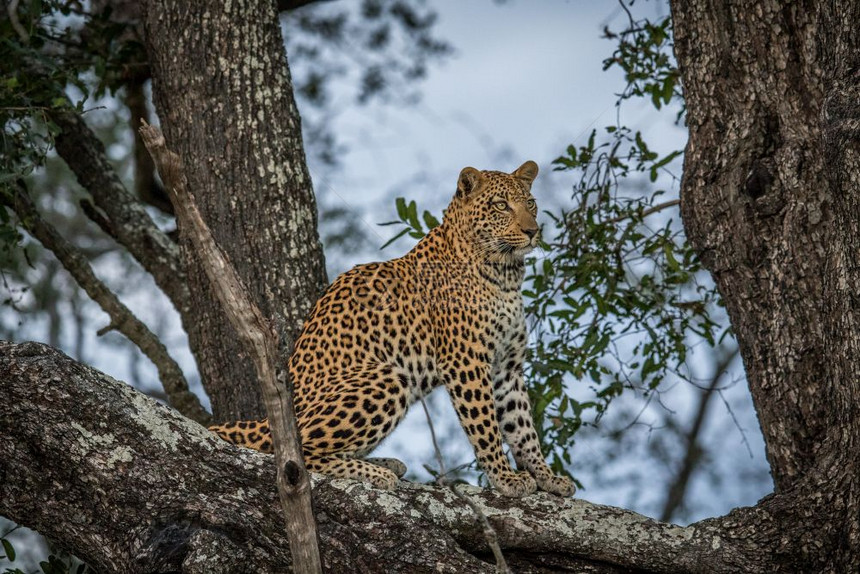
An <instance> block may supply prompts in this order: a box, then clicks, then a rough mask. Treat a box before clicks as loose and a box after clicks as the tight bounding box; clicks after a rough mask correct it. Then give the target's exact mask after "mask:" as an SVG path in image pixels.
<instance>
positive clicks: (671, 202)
mask: <svg viewBox="0 0 860 574" xmlns="http://www.w3.org/2000/svg"><path fill="white" fill-rule="evenodd" d="M679 203H681V200H680V199H671V200H669V201H664V202H663V203H658V204H657V205H654V206H651V207H649V208H648V209H643V210H642V212H641V213H639V214H638V215H639V217H640V218H642V219H644V218H646V217H648V216H649V215H651V214H652V213H657V212H658V211H663V210H664V209H666V208H669V207H673V206H675V205H678V204H679ZM630 217H632V215H630V214H627V215H619V216H618V217H613V218H611V219H607V220H606V221H605V223H618V222H619V221H624V220H625V219H629V218H630Z"/></svg>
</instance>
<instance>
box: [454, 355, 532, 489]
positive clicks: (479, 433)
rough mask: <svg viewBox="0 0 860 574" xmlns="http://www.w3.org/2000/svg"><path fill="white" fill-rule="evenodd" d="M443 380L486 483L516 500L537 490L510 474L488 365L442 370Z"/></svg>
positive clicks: (526, 480) (526, 478)
mask: <svg viewBox="0 0 860 574" xmlns="http://www.w3.org/2000/svg"><path fill="white" fill-rule="evenodd" d="M444 380H445V387H446V388H447V389H448V393H449V394H450V395H451V402H453V403H454V410H456V411H457V416H459V418H460V424H461V425H462V426H463V430H464V431H466V436H468V437H469V442H471V443H472V447H473V448H474V449H475V455H476V456H477V458H478V463H479V464H480V465H481V468H482V469H483V470H484V472H486V473H487V476H488V477H489V479H490V483H491V484H492V485H493V486H494V487H495V488H496V489H497V490H498V491H499V492H501V493H502V494H504V495H505V496H515V497H519V496H525V495H527V494H531V493H532V492H534V491H535V490H536V489H537V485H536V484H535V480H534V478H532V476H531V475H530V474H529V473H527V472H516V471H514V470H513V469H512V468H511V464H510V462H509V461H508V457H507V456H505V453H504V451H503V450H502V434H501V431H500V430H499V424H498V422H497V421H496V409H495V405H494V404H493V395H492V382H491V379H490V367H489V365H487V364H486V363H484V364H482V363H478V362H472V363H466V364H460V365H458V366H457V368H450V369H446V372H445V376H444Z"/></svg>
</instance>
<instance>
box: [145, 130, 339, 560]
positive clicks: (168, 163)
mask: <svg viewBox="0 0 860 574" xmlns="http://www.w3.org/2000/svg"><path fill="white" fill-rule="evenodd" d="M140 135H141V137H142V139H143V143H144V145H145V146H146V148H147V149H148V150H149V153H150V154H152V158H153V160H155V164H156V166H157V168H158V172H159V174H161V179H162V181H163V182H164V185H165V187H166V188H167V190H168V193H169V194H170V199H171V202H172V203H173V206H174V208H175V210H176V215H177V217H178V218H179V221H180V224H181V225H182V229H183V232H184V233H188V234H189V237H190V239H191V242H192V243H193V245H194V247H195V249H196V251H197V254H198V255H199V256H200V258H201V260H202V262H203V268H204V270H205V271H206V275H207V277H208V278H209V281H210V283H211V285H212V288H213V290H214V291H215V293H216V295H217V296H218V301H219V302H220V303H221V306H222V308H223V309H224V312H225V313H226V315H227V318H228V319H229V320H230V323H231V324H232V325H233V327H234V328H235V330H236V333H237V334H238V335H239V337H240V338H241V339H242V341H243V342H244V346H245V349H246V350H247V351H248V353H249V354H250V355H251V357H252V358H253V361H254V367H255V369H256V371H257V378H258V379H259V381H260V385H261V387H262V389H263V399H264V402H265V404H266V411H267V412H268V415H269V426H270V428H271V431H272V437H273V443H274V451H275V462H276V464H277V469H278V473H277V485H278V494H279V495H280V499H281V506H282V509H283V512H284V517H285V518H286V522H287V532H288V535H289V539H290V552H291V554H292V557H293V561H294V568H295V570H296V571H297V572H301V573H315V572H321V571H322V563H321V562H320V554H319V538H318V535H317V525H316V518H315V517H314V514H313V508H312V505H311V484H310V479H309V477H308V472H307V470H306V469H305V464H304V460H303V458H302V448H301V443H300V441H299V432H298V426H297V425H296V416H295V409H294V407H293V397H292V393H291V392H290V389H289V388H288V387H285V386H284V385H279V384H278V374H279V373H278V368H277V365H278V360H279V355H278V334H277V332H276V331H275V329H274V328H273V326H272V325H271V324H270V323H269V321H267V320H266V318H265V317H263V314H262V313H261V312H260V309H259V308H258V307H257V306H256V305H255V304H254V303H253V302H252V301H251V299H250V297H249V296H248V290H247V288H246V287H245V286H244V285H243V284H242V280H241V279H240V278H239V274H238V273H237V272H236V270H235V269H234V268H233V266H232V265H231V264H230V262H229V260H228V259H227V256H226V254H225V253H224V252H223V251H221V249H220V248H219V247H218V245H217V244H216V243H215V239H214V238H213V237H212V234H211V232H210V231H209V228H208V227H207V225H206V223H205V222H204V221H203V217H202V216H201V215H200V212H199V211H198V210H197V206H196V205H195V204H194V198H193V197H192V195H191V193H190V192H189V191H188V190H187V189H186V182H185V175H184V173H183V171H182V162H181V160H180V159H179V156H178V155H176V154H175V153H173V152H171V151H170V150H168V149H167V147H166V145H165V141H164V136H163V135H162V134H161V130H159V129H158V128H157V127H154V126H150V125H147V124H146V122H145V121H144V122H143V126H142V127H141V128H140ZM280 375H281V376H287V375H286V370H281V373H280Z"/></svg>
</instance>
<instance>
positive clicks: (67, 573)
mask: <svg viewBox="0 0 860 574" xmlns="http://www.w3.org/2000/svg"><path fill="white" fill-rule="evenodd" d="M16 529H17V527H15V528H13V529H12V530H13V531H14V530H16ZM10 533H11V532H7V533H6V534H4V535H3V536H2V537H0V545H2V548H3V554H2V555H0V560H7V561H9V562H12V563H14V562H15V559H16V555H15V548H14V547H13V546H12V543H11V542H10V541H9V539H8V538H7V536H9V534H10ZM39 569H40V570H41V572H42V574H92V573H93V570H92V569H91V568H90V567H89V566H87V565H86V564H84V563H83V562H81V561H80V560H78V559H76V558H73V557H71V556H57V555H54V554H51V555H49V556H48V557H47V558H46V559H45V560H42V561H41V562H39ZM3 574H27V573H26V572H24V571H23V570H21V569H20V568H6V569H5V570H4V571H3Z"/></svg>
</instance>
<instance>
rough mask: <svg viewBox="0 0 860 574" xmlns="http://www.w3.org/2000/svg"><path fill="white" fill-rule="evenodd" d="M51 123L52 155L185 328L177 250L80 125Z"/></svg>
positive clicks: (64, 119) (185, 299)
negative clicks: (63, 164) (54, 135)
mask: <svg viewBox="0 0 860 574" xmlns="http://www.w3.org/2000/svg"><path fill="white" fill-rule="evenodd" d="M51 119H52V120H53V121H54V122H55V123H56V124H57V125H58V126H59V127H60V129H61V130H62V133H60V134H59V135H58V136H57V140H56V146H57V153H59V154H60V157H62V158H63V160H65V162H66V163H67V164H68V166H69V167H70V168H71V170H72V171H73V172H74V173H75V176H77V178H78V181H79V182H80V184H81V185H82V186H83V187H84V188H85V189H86V190H87V191H89V192H90V195H92V197H93V200H94V202H95V205H96V206H97V207H98V208H99V209H101V210H102V211H103V212H104V213H105V215H106V216H107V218H108V220H109V221H110V224H111V228H112V229H113V230H114V232H115V234H114V235H113V237H114V238H115V239H116V240H117V241H118V242H119V243H120V244H121V245H123V246H124V247H125V248H126V249H128V251H129V253H131V254H132V256H133V257H134V258H135V259H137V261H138V262H139V263H140V264H141V265H142V266H143V268H144V269H146V270H147V271H148V272H149V273H151V274H152V276H153V278H154V279H155V282H156V284H157V285H158V286H159V287H160V288H161V289H162V291H164V293H165V294H166V295H167V296H168V298H170V300H171V301H172V302H173V304H174V306H176V309H177V310H178V311H179V314H180V315H181V316H182V318H183V322H186V320H187V315H188V309H189V305H190V295H189V293H188V285H187V284H186V281H185V267H184V266H183V264H182V259H181V258H180V254H179V247H178V246H177V245H176V244H175V243H174V242H173V241H171V240H170V238H169V237H167V235H166V234H165V233H164V232H162V231H161V230H160V229H159V228H158V226H156V225H155V223H154V222H153V221H152V219H151V218H150V217H149V214H147V213H146V209H145V208H144V206H143V204H142V203H141V202H140V201H138V200H137V199H136V198H135V197H134V196H132V195H131V194H130V193H129V192H128V190H127V189H126V188H125V186H123V184H122V182H121V181H120V180H119V176H117V174H116V172H114V170H113V168H112V167H111V165H110V162H108V159H107V157H106V156H105V152H104V146H103V145H102V143H101V141H99V139H98V138H97V137H96V136H95V134H94V133H93V132H92V130H90V128H89V127H88V126H87V125H86V124H85V123H84V121H83V119H81V117H80V116H79V115H78V114H76V113H74V112H70V111H62V112H58V113H56V114H52V116H51Z"/></svg>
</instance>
